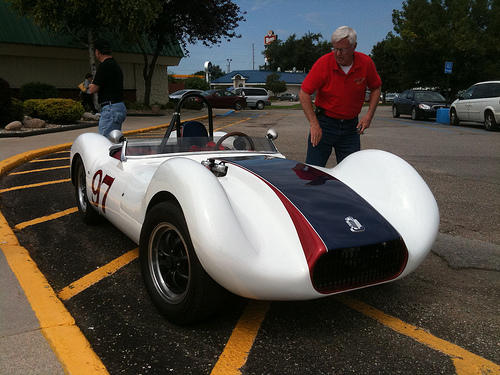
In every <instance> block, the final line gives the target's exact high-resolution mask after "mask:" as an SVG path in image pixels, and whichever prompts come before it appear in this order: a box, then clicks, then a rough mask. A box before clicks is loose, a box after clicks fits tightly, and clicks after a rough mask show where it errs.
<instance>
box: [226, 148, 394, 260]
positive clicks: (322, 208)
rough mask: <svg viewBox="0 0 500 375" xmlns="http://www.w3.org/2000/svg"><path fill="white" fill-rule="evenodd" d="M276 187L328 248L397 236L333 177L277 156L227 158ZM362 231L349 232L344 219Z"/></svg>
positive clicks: (377, 241) (383, 220) (351, 191)
mask: <svg viewBox="0 0 500 375" xmlns="http://www.w3.org/2000/svg"><path fill="white" fill-rule="evenodd" d="M225 160H227V161H228V162H231V163H234V164H237V165H240V166H241V167H243V168H246V169H248V170H250V171H251V172H253V173H255V174H257V175H258V176H260V177H261V178H263V179H265V180H266V181H268V182H269V183H271V184H272V185H273V186H275V187H276V188H277V189H279V190H280V191H281V192H282V193H283V194H284V195H285V196H286V197H287V198H288V199H289V200H290V201H291V202H292V203H293V204H294V205H295V206H296V207H297V209H298V210H299V211H300V212H301V213H302V214H303V215H304V217H305V218H306V219H307V220H308V221H309V223H310V224H311V225H312V227H313V228H314V229H315V230H316V232H317V233H318V235H319V236H320V237H321V239H322V240H323V241H324V242H325V245H326V248H327V249H328V250H332V249H338V248H346V247H354V246H363V245H369V244H375V243H379V242H384V241H389V240H394V239H398V238H400V235H399V234H398V232H397V231H396V230H395V229H394V228H393V227H392V225H391V224H389V223H388V222H387V220H385V219H384V218H383V217H382V215H380V214H379V213H378V212H377V211H376V210H375V209H374V208H373V207H372V206H371V205H370V204H369V203H368V202H366V201H365V200H364V199H363V198H362V197H361V196H359V195H358V194H357V193H356V192H354V190H352V189H351V188H349V187H348V186H347V185H346V184H344V183H342V182H341V181H339V180H337V179H336V178H334V177H332V176H330V175H328V174H327V173H324V172H322V171H320V170H318V169H316V168H314V167H311V166H307V165H305V164H302V163H299V162H296V161H293V160H288V159H281V158H269V157H252V158H230V159H229V158H228V159H225ZM347 217H352V218H354V219H356V220H357V221H358V222H359V223H360V224H361V225H362V226H363V227H364V231H361V232H353V231H351V229H350V226H349V225H348V224H347V223H346V218H347Z"/></svg>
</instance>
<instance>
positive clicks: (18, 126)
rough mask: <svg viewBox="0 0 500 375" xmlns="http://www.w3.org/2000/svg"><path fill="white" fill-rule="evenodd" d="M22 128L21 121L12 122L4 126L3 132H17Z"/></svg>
mask: <svg viewBox="0 0 500 375" xmlns="http://www.w3.org/2000/svg"><path fill="white" fill-rule="evenodd" d="M22 127H23V123H22V122H21V121H12V122H10V123H8V124H7V126H5V130H19V129H21V128H22Z"/></svg>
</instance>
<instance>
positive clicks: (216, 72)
mask: <svg viewBox="0 0 500 375" xmlns="http://www.w3.org/2000/svg"><path fill="white" fill-rule="evenodd" d="M208 72H209V73H210V80H214V79H217V78H219V77H222V76H223V75H225V74H226V73H224V72H223V71H222V69H221V68H220V66H219V65H211V67H210V69H209V70H208ZM194 74H195V75H202V76H205V71H203V70H200V71H198V72H196V73H194Z"/></svg>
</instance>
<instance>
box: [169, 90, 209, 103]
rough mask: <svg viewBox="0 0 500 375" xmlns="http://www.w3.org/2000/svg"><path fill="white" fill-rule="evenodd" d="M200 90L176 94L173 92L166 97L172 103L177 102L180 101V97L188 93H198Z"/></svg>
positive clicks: (179, 91)
mask: <svg viewBox="0 0 500 375" xmlns="http://www.w3.org/2000/svg"><path fill="white" fill-rule="evenodd" d="M201 91H202V90H195V89H183V90H177V91H176V92H173V93H171V94H169V95H168V98H169V99H170V100H173V101H179V100H181V99H182V97H183V96H184V95H186V94H188V93H191V92H197V93H200V92H201Z"/></svg>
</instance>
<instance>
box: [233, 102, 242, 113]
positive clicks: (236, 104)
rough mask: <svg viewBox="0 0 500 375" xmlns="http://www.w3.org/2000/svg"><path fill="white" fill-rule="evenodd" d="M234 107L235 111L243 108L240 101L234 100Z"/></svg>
mask: <svg viewBox="0 0 500 375" xmlns="http://www.w3.org/2000/svg"><path fill="white" fill-rule="evenodd" d="M234 109H236V110H237V111H241V110H242V109H243V106H242V105H241V103H240V102H236V103H235V104H234Z"/></svg>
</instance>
